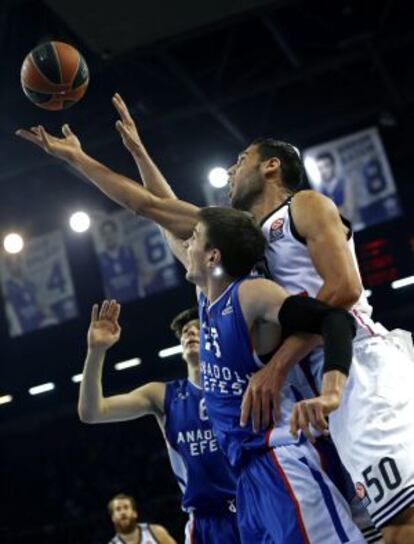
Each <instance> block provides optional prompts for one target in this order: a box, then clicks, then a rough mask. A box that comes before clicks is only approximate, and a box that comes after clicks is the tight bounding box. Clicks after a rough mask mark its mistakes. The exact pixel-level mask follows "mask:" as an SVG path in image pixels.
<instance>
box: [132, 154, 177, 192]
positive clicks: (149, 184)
mask: <svg viewBox="0 0 414 544" xmlns="http://www.w3.org/2000/svg"><path fill="white" fill-rule="evenodd" d="M132 156H133V157H134V160H135V163H136V165H137V167H138V170H139V173H140V175H141V179H142V182H143V183H144V185H145V187H146V188H147V189H148V190H149V191H150V192H151V193H152V194H153V195H156V196H158V197H159V198H176V196H175V193H174V191H173V190H172V188H171V186H170V185H169V183H168V182H167V180H166V179H165V177H164V176H163V175H162V173H161V171H160V170H159V168H158V166H157V165H156V164H155V162H154V161H153V160H152V158H151V157H150V155H149V154H148V152H147V150H146V149H145V148H144V146H142V148H141V150H140V152H139V153H135V152H133V153H132Z"/></svg>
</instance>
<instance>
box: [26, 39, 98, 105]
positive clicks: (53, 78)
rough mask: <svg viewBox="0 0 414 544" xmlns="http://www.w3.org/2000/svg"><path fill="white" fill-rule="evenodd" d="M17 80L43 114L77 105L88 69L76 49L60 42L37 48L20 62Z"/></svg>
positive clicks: (45, 44) (82, 92)
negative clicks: (18, 78)
mask: <svg viewBox="0 0 414 544" xmlns="http://www.w3.org/2000/svg"><path fill="white" fill-rule="evenodd" d="M20 80H21V84H22V88H23V91H24V93H25V95H26V96H27V97H28V98H29V100H30V101H31V102H33V104H36V106H39V108H44V109H46V110H53V111H56V110H61V109H64V108H69V107H70V106H73V104H76V102H79V100H80V99H81V98H82V97H83V95H84V94H85V92H86V89H87V87H88V84H89V69H88V65H87V64H86V62H85V59H84V58H83V57H82V55H81V54H80V53H79V51H78V50H77V49H75V48H74V47H72V46H71V45H69V44H67V43H63V42H47V43H43V44H41V45H38V46H37V47H35V48H34V49H32V51H30V53H29V54H28V55H27V56H26V58H25V59H24V61H23V64H22V68H21V72H20Z"/></svg>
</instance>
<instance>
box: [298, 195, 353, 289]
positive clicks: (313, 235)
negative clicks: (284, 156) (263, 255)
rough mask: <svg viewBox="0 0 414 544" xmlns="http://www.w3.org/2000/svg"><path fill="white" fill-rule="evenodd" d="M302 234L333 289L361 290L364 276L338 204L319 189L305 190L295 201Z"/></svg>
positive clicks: (317, 265) (315, 261)
mask: <svg viewBox="0 0 414 544" xmlns="http://www.w3.org/2000/svg"><path fill="white" fill-rule="evenodd" d="M291 211H292V216H293V220H294V224H295V227H296V230H297V231H298V233H299V234H300V235H301V236H302V237H303V238H304V239H305V240H306V245H307V248H308V251H309V254H310V257H311V259H312V262H313V264H314V266H315V268H316V270H317V272H318V274H319V275H320V276H321V278H322V279H323V280H324V284H325V285H328V286H331V287H332V290H336V291H339V290H341V289H347V290H349V289H351V290H353V291H354V290H358V288H360V279H359V274H358V271H357V268H356V266H355V263H354V259H353V256H352V253H351V250H350V248H349V245H348V242H347V233H346V228H345V227H344V224H343V222H342V219H341V217H340V215H339V212H338V209H337V208H336V206H335V204H334V203H333V202H332V201H331V200H330V199H328V198H327V197H325V196H323V195H320V194H318V193H315V191H303V194H298V195H296V197H295V198H294V200H293V202H292V210H291Z"/></svg>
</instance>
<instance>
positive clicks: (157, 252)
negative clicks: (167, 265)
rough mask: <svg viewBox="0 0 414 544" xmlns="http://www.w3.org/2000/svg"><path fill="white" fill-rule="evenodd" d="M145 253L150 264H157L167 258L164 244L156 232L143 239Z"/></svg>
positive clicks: (159, 234)
mask: <svg viewBox="0 0 414 544" xmlns="http://www.w3.org/2000/svg"><path fill="white" fill-rule="evenodd" d="M145 253H146V255H147V259H148V261H149V262H150V263H151V264H158V263H160V262H162V261H163V260H164V259H165V258H166V257H167V250H166V248H165V242H164V239H163V238H162V236H161V233H160V232H159V231H158V230H156V231H153V232H150V233H149V234H148V236H147V237H146V238H145Z"/></svg>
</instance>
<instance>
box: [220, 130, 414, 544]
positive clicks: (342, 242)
mask: <svg viewBox="0 0 414 544" xmlns="http://www.w3.org/2000/svg"><path fill="white" fill-rule="evenodd" d="M302 170H303V168H302V162H301V160H300V158H299V156H298V154H297V152H296V150H295V149H294V148H293V147H292V146H290V145H289V144H286V143H284V142H278V141H274V140H259V141H256V142H255V143H253V144H252V145H251V146H249V147H248V148H247V149H246V150H245V151H244V152H243V153H242V154H241V155H240V156H239V161H238V163H237V164H236V165H234V166H233V167H231V168H230V170H229V175H230V187H231V200H232V204H233V206H235V207H237V208H241V209H245V210H248V211H250V212H251V213H253V215H255V217H256V218H257V219H258V220H259V221H261V224H262V228H263V232H264V234H265V236H266V238H267V241H268V246H267V250H266V265H267V268H268V272H269V274H270V276H271V277H272V279H274V280H275V281H277V282H278V283H279V284H280V285H282V286H283V287H284V288H285V289H287V290H288V291H289V292H291V293H303V294H308V295H310V296H314V297H317V298H319V299H320V300H323V301H325V302H330V303H331V304H335V305H340V306H344V307H346V308H348V309H350V311H351V312H352V314H353V315H354V316H355V318H356V321H357V324H358V332H357V337H356V340H355V344H354V361H353V365H352V367H351V373H350V378H349V380H348V382H347V385H346V387H345V390H344V392H343V398H342V402H341V405H340V408H339V409H338V410H337V411H335V412H333V413H332V415H331V418H330V425H329V428H330V432H331V434H332V437H333V440H334V442H335V444H336V446H337V448H338V451H339V454H340V456H341V458H342V461H343V462H344V464H345V466H346V468H347V469H348V471H349V472H350V474H351V477H352V479H353V481H354V484H355V486H356V491H357V494H358V496H359V497H360V498H361V499H362V500H363V502H364V503H365V505H366V506H367V509H368V511H369V512H370V514H371V517H372V519H373V521H374V523H375V524H376V525H377V527H380V528H382V529H383V533H384V537H385V540H386V542H389V543H398V544H400V543H401V544H405V543H408V542H414V508H413V505H414V419H413V417H412V414H413V413H414V395H413V393H412V387H411V384H412V383H413V379H414V364H413V359H414V357H413V348H412V341H411V336H410V334H409V333H407V332H406V331H393V332H388V331H387V330H386V329H385V328H384V327H383V326H382V325H380V324H378V323H374V322H373V321H372V319H371V312H372V308H371V307H370V306H369V304H368V302H367V299H366V297H365V295H364V291H363V288H362V284H361V280H360V276H359V271H358V265H357V261H356V257H355V250H354V244H353V239H352V231H351V227H350V225H349V224H348V223H347V222H346V221H345V220H343V219H342V218H341V217H340V215H339V213H338V211H337V208H336V207H335V205H334V204H333V203H332V202H331V201H330V200H329V199H327V198H326V197H324V196H322V195H319V194H318V193H315V192H314V191H300V192H296V191H297V189H298V185H299V184H300V180H301V174H302ZM293 341H295V340H293ZM297 341H298V342H299V343H298V345H297V349H299V344H300V339H297ZM304 342H305V340H304ZM290 355H291V354H287V355H286V353H285V354H283V353H281V358H280V360H279V361H278V363H279V365H280V366H279V369H276V366H275V367H274V368H271V367H269V366H268V367H266V368H265V369H263V371H261V375H259V373H258V374H256V376H255V377H254V378H253V380H252V381H251V384H250V387H251V391H248V392H247V395H252V396H253V397H255V400H257V399H258V398H259V399H260V397H261V396H262V395H265V394H267V395H268V394H269V389H270V390H271V394H273V395H277V393H278V389H279V388H280V383H282V382H283V371H282V372H281V369H282V368H283V364H285V363H287V364H288V365H290V364H291V363H292V362H293V360H294V358H293V359H292V358H290ZM319 356H320V352H318V351H316V352H314V353H313V354H312V357H313V359H315V358H318V357H319ZM309 369H312V365H309ZM314 378H316V380H315V381H316V384H317V383H318V377H317V376H314ZM269 380H273V388H272V386H271V385H270V386H269ZM278 382H279V383H278ZM329 411H330V410H329V408H328V407H326V406H321V405H320V404H318V401H317V400H310V401H304V402H302V403H300V404H299V405H298V406H297V407H296V409H295V413H294V421H293V423H292V430H293V432H296V431H297V429H298V428H301V429H302V430H303V431H304V432H305V434H307V435H309V425H310V424H313V425H314V427H315V428H317V429H319V430H320V431H324V430H326V428H327V424H326V421H325V416H326V415H327V414H328V413H329ZM247 416H248V414H246V417H247Z"/></svg>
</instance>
